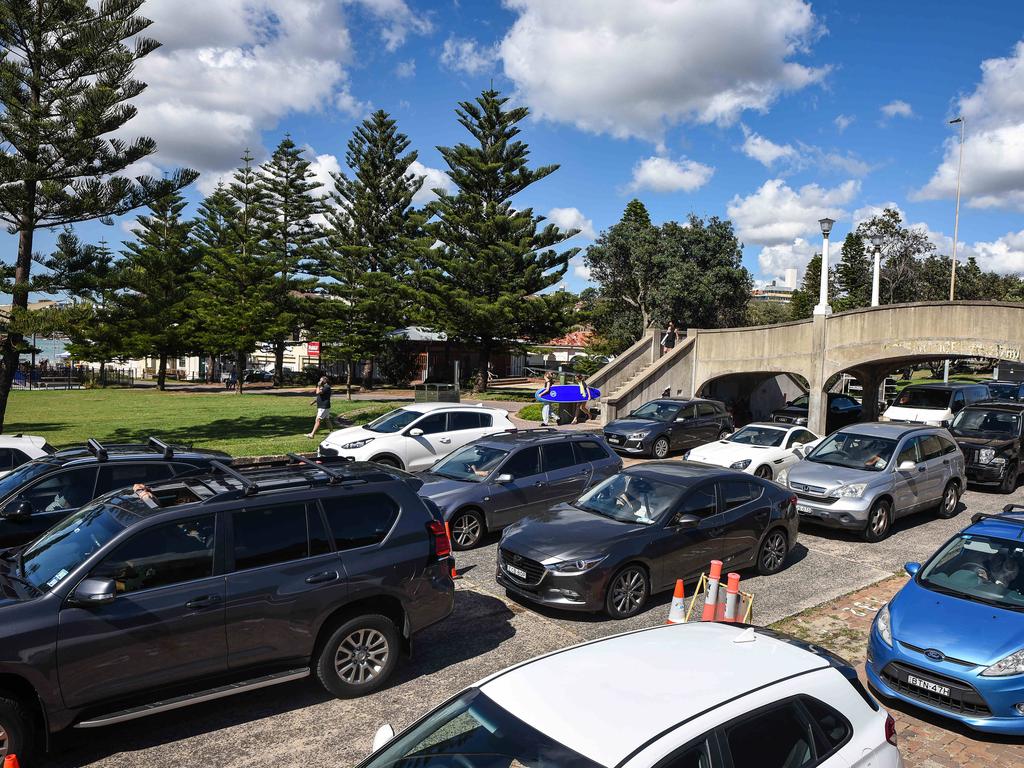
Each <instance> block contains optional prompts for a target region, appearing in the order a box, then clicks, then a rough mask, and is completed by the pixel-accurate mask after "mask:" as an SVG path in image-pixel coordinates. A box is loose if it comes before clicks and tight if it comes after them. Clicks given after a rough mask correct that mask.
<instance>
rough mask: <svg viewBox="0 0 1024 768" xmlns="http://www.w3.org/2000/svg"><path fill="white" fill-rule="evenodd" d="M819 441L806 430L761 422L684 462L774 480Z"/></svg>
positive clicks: (696, 451) (692, 454)
mask: <svg viewBox="0 0 1024 768" xmlns="http://www.w3.org/2000/svg"><path fill="white" fill-rule="evenodd" d="M819 440H821V438H820V437H818V436H817V435H816V434H814V433H813V432H811V431H810V430H809V429H807V427H800V426H793V425H789V424H777V423H775V422H770V421H761V422H755V423H753V424H747V426H745V427H742V428H741V429H738V430H737V431H735V432H733V433H732V434H731V435H729V436H728V437H727V438H725V439H724V440H716V441H715V442H713V443H706V444H705V445H702V446H700V447H698V448H694V449H693V450H691V451H689V452H688V453H687V454H686V456H684V458H685V459H686V460H687V461H699V462H702V463H704V464H714V465H715V466H717V467H729V468H730V469H741V470H743V471H744V472H749V473H750V474H752V475H757V476H758V477H763V478H765V479H766V480H774V479H775V478H776V477H778V474H779V472H781V471H782V470H784V469H787V468H788V467H790V466H791V465H793V464H796V463H797V462H798V461H800V460H801V459H802V458H803V457H804V456H805V455H806V454H807V452H808V451H809V450H810V449H811V448H813V447H814V446H815V445H817V444H818V441H819Z"/></svg>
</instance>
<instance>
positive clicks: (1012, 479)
mask: <svg viewBox="0 0 1024 768" xmlns="http://www.w3.org/2000/svg"><path fill="white" fill-rule="evenodd" d="M1018 482H1020V467H1018V466H1017V465H1016V464H1011V465H1010V466H1009V467H1007V468H1006V476H1005V477H1003V482H1001V483H1000V484H999V492H1000V493H1013V492H1014V491H1016V490H1017V483H1018Z"/></svg>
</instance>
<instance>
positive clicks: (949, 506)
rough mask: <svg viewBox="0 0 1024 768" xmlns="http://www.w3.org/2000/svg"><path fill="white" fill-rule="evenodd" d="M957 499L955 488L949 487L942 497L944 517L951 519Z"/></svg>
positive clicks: (953, 486)
mask: <svg viewBox="0 0 1024 768" xmlns="http://www.w3.org/2000/svg"><path fill="white" fill-rule="evenodd" d="M958 501H959V499H958V498H957V496H956V486H955V485H950V486H949V487H948V488H947V489H946V495H945V496H943V497H942V511H943V513H944V514H945V516H946V517H952V516H953V513H954V512H956V505H957V502H958Z"/></svg>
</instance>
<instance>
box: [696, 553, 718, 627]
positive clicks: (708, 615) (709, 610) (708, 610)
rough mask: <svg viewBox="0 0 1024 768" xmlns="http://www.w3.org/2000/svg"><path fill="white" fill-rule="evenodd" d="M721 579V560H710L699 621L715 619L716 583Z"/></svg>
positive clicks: (716, 602)
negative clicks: (709, 569) (709, 570)
mask: <svg viewBox="0 0 1024 768" xmlns="http://www.w3.org/2000/svg"><path fill="white" fill-rule="evenodd" d="M721 580H722V561H721V560H712V561H711V573H710V574H709V575H708V587H707V591H706V592H705V593H704V611H703V613H702V614H701V617H700V620H701V621H714V620H715V606H716V605H717V604H718V585H719V583H720V582H721Z"/></svg>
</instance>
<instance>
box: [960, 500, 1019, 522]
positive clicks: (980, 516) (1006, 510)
mask: <svg viewBox="0 0 1024 768" xmlns="http://www.w3.org/2000/svg"><path fill="white" fill-rule="evenodd" d="M1011 514H1021V515H1024V504H1007V505H1006V506H1005V507H1003V511H1002V512H998V513H996V514H994V515H993V514H991V513H989V512H975V513H974V514H973V515H971V522H972V523H980V522H981V521H982V520H1001V521H1002V522H1004V523H1017V524H1018V525H1024V520H1013V519H1011V518H1008V517H1006V515H1011Z"/></svg>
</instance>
